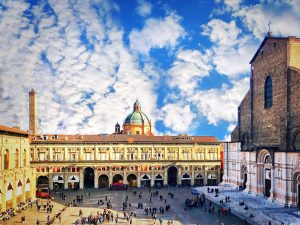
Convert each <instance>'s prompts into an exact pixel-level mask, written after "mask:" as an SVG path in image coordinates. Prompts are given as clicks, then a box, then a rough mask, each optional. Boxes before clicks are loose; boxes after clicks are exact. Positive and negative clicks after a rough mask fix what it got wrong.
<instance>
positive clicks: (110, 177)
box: [108, 166, 113, 186]
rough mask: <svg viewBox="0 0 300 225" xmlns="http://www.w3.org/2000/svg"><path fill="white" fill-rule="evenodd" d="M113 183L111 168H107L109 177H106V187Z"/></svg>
mask: <svg viewBox="0 0 300 225" xmlns="http://www.w3.org/2000/svg"><path fill="white" fill-rule="evenodd" d="M112 182H113V174H112V167H111V166H110V167H109V176H108V185H109V186H110V185H111V184H112Z"/></svg>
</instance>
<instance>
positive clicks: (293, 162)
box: [223, 35, 300, 206]
mask: <svg viewBox="0 0 300 225" xmlns="http://www.w3.org/2000/svg"><path fill="white" fill-rule="evenodd" d="M250 64H251V78H250V90H249V91H248V93H247V94H246V96H245V97H244V99H243V101H242V102H241V104H240V106H239V108H238V125H237V127H236V128H235V130H234V131H233V132H232V142H231V143H227V144H226V145H225V152H224V160H225V162H224V177H223V180H224V183H229V184H232V185H236V186H239V187H240V188H242V189H245V190H246V191H248V192H251V193H253V194H256V195H263V196H265V197H267V198H269V199H270V200H272V201H277V202H278V203H281V204H284V205H289V206H297V205H298V206H300V39H299V38H296V37H286V38H278V37H272V36H271V35H268V36H267V37H266V38H265V39H264V41H263V42H262V44H261V46H260V47H259V49H258V50H257V52H256V53H255V55H254V57H253V59H252V60H251V62H250Z"/></svg>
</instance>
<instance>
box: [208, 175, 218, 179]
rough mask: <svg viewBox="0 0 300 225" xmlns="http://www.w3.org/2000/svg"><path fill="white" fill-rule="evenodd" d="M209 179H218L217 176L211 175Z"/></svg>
mask: <svg viewBox="0 0 300 225" xmlns="http://www.w3.org/2000/svg"><path fill="white" fill-rule="evenodd" d="M208 179H217V175H216V174H209V175H208Z"/></svg>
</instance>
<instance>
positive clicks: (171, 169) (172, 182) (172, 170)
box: [168, 166, 178, 186]
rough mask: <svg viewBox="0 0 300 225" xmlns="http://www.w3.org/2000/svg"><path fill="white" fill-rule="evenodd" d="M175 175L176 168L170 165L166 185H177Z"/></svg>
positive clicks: (176, 172)
mask: <svg viewBox="0 0 300 225" xmlns="http://www.w3.org/2000/svg"><path fill="white" fill-rule="evenodd" d="M177 176H178V170H177V168H176V167H175V166H171V167H169V169H168V185H170V186H176V185H177Z"/></svg>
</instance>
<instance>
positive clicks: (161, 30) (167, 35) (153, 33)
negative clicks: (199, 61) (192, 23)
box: [129, 13, 184, 54]
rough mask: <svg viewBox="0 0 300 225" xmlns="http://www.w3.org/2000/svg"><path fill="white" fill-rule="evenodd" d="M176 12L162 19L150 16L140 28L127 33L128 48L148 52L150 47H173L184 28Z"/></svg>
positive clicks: (143, 52) (182, 34)
mask: <svg viewBox="0 0 300 225" xmlns="http://www.w3.org/2000/svg"><path fill="white" fill-rule="evenodd" d="M179 20H180V18H179V17H178V16H177V15H176V14H174V13H173V14H170V15H168V16H166V17H164V18H163V19H154V18H150V19H147V20H146V21H145V25H144V27H143V28H142V29H141V30H137V29H133V30H132V31H131V33H130V35H129V39H130V49H131V50H133V51H136V52H139V53H141V54H148V53H149V51H150V50H151V49H152V48H171V49H172V48H174V47H175V46H176V44H177V42H178V39H180V38H181V37H183V36H184V28H183V27H182V26H181V25H180V23H179Z"/></svg>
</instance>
